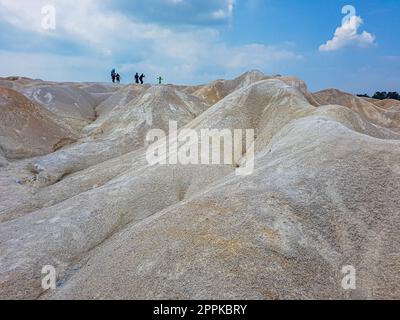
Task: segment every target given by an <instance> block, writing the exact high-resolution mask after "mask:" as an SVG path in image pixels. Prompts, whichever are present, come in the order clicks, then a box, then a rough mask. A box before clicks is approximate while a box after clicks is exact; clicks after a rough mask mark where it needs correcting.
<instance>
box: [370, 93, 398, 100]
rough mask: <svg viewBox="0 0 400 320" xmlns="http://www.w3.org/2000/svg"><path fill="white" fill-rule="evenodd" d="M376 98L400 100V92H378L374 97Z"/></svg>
mask: <svg viewBox="0 0 400 320" xmlns="http://www.w3.org/2000/svg"><path fill="white" fill-rule="evenodd" d="M372 98H374V99H379V100H384V99H394V100H400V94H399V93H398V92H386V91H383V92H379V91H378V92H376V93H375V94H374V95H373V97H372Z"/></svg>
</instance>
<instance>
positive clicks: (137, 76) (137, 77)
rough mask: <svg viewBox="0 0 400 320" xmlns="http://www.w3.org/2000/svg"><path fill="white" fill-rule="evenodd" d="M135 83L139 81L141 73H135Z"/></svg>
mask: <svg viewBox="0 0 400 320" xmlns="http://www.w3.org/2000/svg"><path fill="white" fill-rule="evenodd" d="M135 83H139V73H137V72H136V74H135Z"/></svg>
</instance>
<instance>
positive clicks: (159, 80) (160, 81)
mask: <svg viewBox="0 0 400 320" xmlns="http://www.w3.org/2000/svg"><path fill="white" fill-rule="evenodd" d="M157 80H158V84H162V82H163V80H164V79H163V78H162V77H161V76H159V77H158V78H157Z"/></svg>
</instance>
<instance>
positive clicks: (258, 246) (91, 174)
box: [0, 71, 400, 299]
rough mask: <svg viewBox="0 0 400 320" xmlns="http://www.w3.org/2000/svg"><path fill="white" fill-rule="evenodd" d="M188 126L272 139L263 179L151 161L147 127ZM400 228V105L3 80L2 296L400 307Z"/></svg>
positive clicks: (259, 169)
mask: <svg viewBox="0 0 400 320" xmlns="http://www.w3.org/2000/svg"><path fill="white" fill-rule="evenodd" d="M171 120H173V121H176V122H177V123H178V125H179V128H180V130H182V129H183V128H186V129H193V130H196V131H199V130H201V129H204V128H213V129H220V130H222V129H230V130H235V129H242V130H246V129H249V128H252V129H254V130H255V141H254V145H253V146H252V150H253V151H254V155H255V159H254V161H255V167H254V172H253V174H250V175H247V176H238V175H237V174H235V169H237V168H238V167H240V166H241V165H242V163H243V162H242V161H238V162H237V163H234V164H232V165H224V164H220V165H182V164H176V165H150V164H149V163H148V161H147V160H146V150H147V148H148V145H146V142H145V137H146V134H147V133H148V132H149V130H151V129H157V128H158V129H162V130H164V131H168V124H169V121H171ZM246 156H247V155H246V153H245V152H244V153H243V155H242V157H243V159H246ZM399 230H400V102H398V101H391V100H385V101H378V100H373V99H364V98H359V97H356V96H353V95H351V94H348V93H345V92H341V91H338V90H333V89H330V90H324V91H321V92H317V93H311V92H309V91H308V89H307V85H306V84H305V83H304V82H303V81H302V80H300V79H297V78H295V77H271V76H267V75H264V74H262V73H260V72H257V71H252V72H248V73H246V74H243V75H242V76H240V77H238V78H236V79H234V80H217V81H215V82H213V83H211V84H207V85H202V86H174V85H112V84H100V83H54V82H45V81H41V80H31V79H27V78H19V77H12V78H0V299H398V298H400V232H399ZM45 265H51V266H54V267H55V269H56V271H57V287H56V289H55V290H44V289H43V287H42V278H43V274H42V268H43V266H45ZM349 265H351V266H354V268H355V270H356V272H357V273H356V277H357V278H356V279H357V281H356V284H357V286H356V288H355V289H352V290H344V289H343V287H342V285H341V284H342V279H343V277H344V274H343V273H342V268H343V266H349Z"/></svg>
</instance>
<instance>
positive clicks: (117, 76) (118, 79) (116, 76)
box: [115, 73, 121, 83]
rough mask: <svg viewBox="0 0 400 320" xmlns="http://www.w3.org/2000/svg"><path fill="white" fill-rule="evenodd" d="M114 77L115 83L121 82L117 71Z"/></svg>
mask: <svg viewBox="0 0 400 320" xmlns="http://www.w3.org/2000/svg"><path fill="white" fill-rule="evenodd" d="M115 79H116V80H117V83H120V82H121V76H120V75H119V73H117V74H116V75H115Z"/></svg>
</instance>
